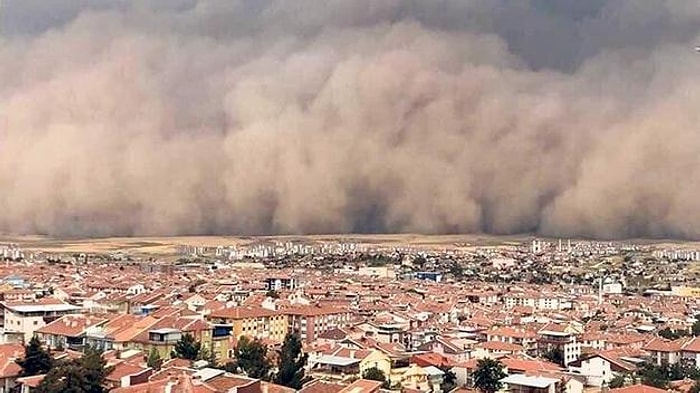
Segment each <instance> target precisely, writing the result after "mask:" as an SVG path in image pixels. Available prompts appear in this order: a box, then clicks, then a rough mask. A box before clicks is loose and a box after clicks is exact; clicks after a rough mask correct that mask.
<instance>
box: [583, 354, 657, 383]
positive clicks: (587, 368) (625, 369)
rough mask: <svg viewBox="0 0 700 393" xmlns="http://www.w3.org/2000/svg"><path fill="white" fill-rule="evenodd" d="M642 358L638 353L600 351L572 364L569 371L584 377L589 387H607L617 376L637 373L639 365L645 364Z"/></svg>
mask: <svg viewBox="0 0 700 393" xmlns="http://www.w3.org/2000/svg"><path fill="white" fill-rule="evenodd" d="M641 356H642V354H641V353H639V352H638V351H637V352H632V351H625V350H609V351H599V352H595V353H592V354H588V355H584V356H583V357H581V358H580V359H578V360H576V361H574V362H571V363H570V364H569V370H571V371H572V372H576V373H578V374H581V375H582V376H584V377H585V378H586V385H588V386H597V387H599V386H605V385H607V384H608V383H609V382H610V381H611V380H612V379H613V378H614V377H615V376H616V375H620V374H628V373H631V372H634V371H636V370H637V367H638V365H639V364H641V363H642V362H644V360H643V359H642V358H641Z"/></svg>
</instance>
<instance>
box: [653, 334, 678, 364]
mask: <svg viewBox="0 0 700 393" xmlns="http://www.w3.org/2000/svg"><path fill="white" fill-rule="evenodd" d="M685 342H686V339H679V340H675V341H671V340H667V339H665V338H661V337H657V338H653V339H652V340H650V341H649V342H648V343H647V344H646V345H645V346H644V347H643V349H644V350H645V351H647V352H649V355H650V357H651V359H652V360H653V361H654V362H655V363H656V364H657V365H661V364H664V363H667V364H676V363H678V361H680V359H681V350H682V348H683V345H684V344H685Z"/></svg>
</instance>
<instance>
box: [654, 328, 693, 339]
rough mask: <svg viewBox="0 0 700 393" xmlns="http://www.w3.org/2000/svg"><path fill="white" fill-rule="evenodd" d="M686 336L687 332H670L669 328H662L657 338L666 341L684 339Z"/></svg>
mask: <svg viewBox="0 0 700 393" xmlns="http://www.w3.org/2000/svg"><path fill="white" fill-rule="evenodd" d="M687 335H688V332H687V331H683V330H671V329H670V328H668V327H667V328H664V329H661V330H659V336H661V337H663V338H665V339H668V340H677V339H679V338H681V337H685V336H687Z"/></svg>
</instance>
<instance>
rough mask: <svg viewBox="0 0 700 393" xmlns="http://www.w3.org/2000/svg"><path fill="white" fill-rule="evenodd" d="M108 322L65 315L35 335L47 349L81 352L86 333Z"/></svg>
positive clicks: (106, 320) (102, 319)
mask: <svg viewBox="0 0 700 393" xmlns="http://www.w3.org/2000/svg"><path fill="white" fill-rule="evenodd" d="M108 321H109V319H106V318H102V317H93V316H87V315H83V314H75V315H66V316H63V317H61V318H59V319H57V320H55V321H53V322H51V323H49V324H48V325H46V326H44V327H42V328H40V329H38V330H37V331H36V332H35V335H36V336H37V337H38V338H39V339H40V340H41V341H42V342H43V343H45V344H46V345H47V346H48V347H49V348H54V349H55V348H68V349H74V350H78V351H81V350H82V349H83V347H84V346H85V344H86V340H87V331H88V330H89V329H91V328H97V327H99V326H100V325H103V324H105V323H107V322H108Z"/></svg>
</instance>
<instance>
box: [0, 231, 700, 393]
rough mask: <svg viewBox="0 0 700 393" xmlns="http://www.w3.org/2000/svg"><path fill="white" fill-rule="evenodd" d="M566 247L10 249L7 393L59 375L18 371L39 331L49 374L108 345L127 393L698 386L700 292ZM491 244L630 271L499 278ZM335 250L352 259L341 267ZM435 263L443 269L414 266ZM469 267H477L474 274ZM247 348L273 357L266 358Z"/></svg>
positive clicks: (613, 252) (110, 384)
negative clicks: (287, 373) (191, 253)
mask: <svg viewBox="0 0 700 393" xmlns="http://www.w3.org/2000/svg"><path fill="white" fill-rule="evenodd" d="M565 244H566V245H563V244H562V243H561V241H559V242H549V243H548V242H546V241H544V240H534V241H532V242H530V243H529V244H528V243H524V244H521V245H513V244H506V245H504V246H488V247H471V248H463V249H462V250H463V251H461V252H457V251H454V250H445V249H444V248H443V249H442V250H440V249H432V250H431V249H426V248H420V247H414V246H403V248H401V250H399V248H392V247H383V248H372V247H371V246H369V245H365V246H363V247H364V248H363V251H361V252H360V251H357V248H358V247H356V246H335V247H333V246H324V247H325V248H324V247H319V246H307V248H299V247H295V246H282V247H281V248H282V249H290V250H292V254H294V253H296V252H298V250H299V249H309V250H313V249H316V248H319V249H325V250H332V251H331V253H330V254H328V255H326V254H318V255H317V254H314V255H315V257H314V259H313V261H314V263H313V264H310V265H304V266H303V267H291V266H289V265H288V261H287V259H288V258H289V257H288V256H283V257H280V256H279V255H276V254H275V253H272V254H273V255H270V256H264V257H263V256H261V257H251V256H249V257H246V259H244V260H231V259H230V258H229V256H227V255H226V254H225V253H222V252H221V249H220V248H219V247H211V250H212V252H211V254H208V251H207V249H206V248H203V247H202V248H200V249H199V250H198V251H197V258H199V259H198V260H197V261H194V262H193V261H188V262H187V263H183V262H181V259H182V256H181V254H180V251H177V252H176V253H175V254H174V256H173V257H172V258H170V260H171V261H173V262H171V263H169V264H168V263H166V262H158V261H157V260H156V258H154V257H153V256H147V255H136V254H135V255H134V256H133V257H129V259H131V260H129V259H127V260H114V259H109V258H108V259H105V257H104V256H102V255H99V254H94V255H78V256H69V255H65V254H63V255H61V254H58V253H54V254H51V255H48V254H46V253H37V252H29V251H22V250H21V249H20V248H19V247H18V246H16V245H13V246H12V250H14V251H13V252H14V253H15V257H7V258H5V262H4V264H3V265H2V266H0V276H1V277H4V278H3V279H2V283H1V285H0V299H2V300H0V305H1V306H2V310H3V313H2V319H1V321H2V330H0V340H1V341H0V342H1V343H2V344H0V361H2V362H4V363H3V364H0V370H2V381H3V383H2V387H0V393H5V392H8V393H9V392H22V393H28V392H32V391H34V390H35V389H41V388H40V386H41V384H42V381H43V379H42V378H48V375H50V374H46V373H44V374H38V375H26V373H25V372H24V370H23V368H22V367H20V366H19V364H21V363H22V361H23V360H22V359H23V358H24V356H25V355H26V352H25V351H26V350H28V348H29V346H30V345H31V343H32V342H33V343H34V345H35V346H37V347H39V348H40V350H41V351H46V353H48V354H50V357H51V358H52V359H53V360H52V363H51V364H53V366H52V367H53V368H57V367H59V366H58V365H59V364H63V363H61V362H64V363H65V362H68V361H72V362H78V361H80V359H83V357H84V356H88V355H85V354H86V353H93V352H96V353H99V354H100V356H101V359H103V361H104V362H105V366H104V370H105V371H106V373H105V375H104V386H105V388H106V389H110V391H113V392H170V393H173V392H180V391H183V392H185V391H196V392H199V391H202V392H234V391H236V392H326V391H328V392H340V391H347V392H378V391H383V392H389V391H395V392H414V391H421V392H463V391H468V392H471V391H482V392H487V393H495V392H496V391H498V392H501V391H502V392H519V393H520V392H523V393H533V392H543V393H544V392H548V393H560V392H567V393H583V392H592V391H595V392H598V391H613V390H616V389H627V391H630V392H637V391H644V390H645V389H652V388H656V389H658V388H663V389H665V390H666V391H667V390H673V391H678V392H682V393H687V390H683V389H685V388H688V389H689V388H692V387H693V386H695V380H696V379H700V371H697V370H700V337H698V335H700V322H698V319H697V318H696V315H698V314H700V297H696V296H695V294H696V293H700V292H698V291H694V290H692V289H691V288H692V287H690V285H689V284H691V283H689V282H687V281H684V282H682V283H678V282H675V281H672V280H671V279H670V278H668V277H667V278H666V280H667V281H666V283H664V284H667V285H668V288H669V289H663V288H661V287H660V286H659V285H649V286H648V287H637V286H635V287H634V288H631V287H630V285H629V278H628V277H629V275H630V274H632V272H629V271H626V272H624V274H623V273H622V272H621V270H616V269H619V267H617V266H621V265H622V264H624V263H626V261H641V260H644V259H645V258H658V257H660V255H661V254H660V253H659V252H658V250H657V249H656V248H654V247H653V246H631V245H607V246H606V247H601V246H599V245H589V246H587V247H586V246H584V245H582V244H578V243H575V245H571V242H570V241H567V242H566V243H565ZM285 247H286V248H285ZM243 248H244V247H241V249H243ZM256 250H257V249H256ZM464 250H467V251H464ZM583 250H589V251H587V252H588V253H589V254H587V255H588V256H587V257H584V256H582V255H584V254H585V253H584V251H583ZM596 250H599V251H596ZM20 252H21V253H22V256H21V257H20V256H19V255H20V254H19V253H20ZM256 252H258V251H256ZM667 254H668V253H667ZM485 255H487V256H488V257H487V259H486V260H488V258H490V259H493V260H503V259H504V258H512V259H513V260H514V261H517V264H518V265H519V268H518V269H517V270H518V271H519V272H523V271H524V270H525V269H527V266H540V265H541V264H545V263H546V264H548V265H549V266H550V267H551V268H550V270H551V271H556V270H560V269H561V267H562V266H568V269H569V270H568V271H569V272H574V271H577V272H578V273H577V274H578V277H581V278H584V277H586V274H589V275H590V274H592V273H599V272H600V266H607V267H608V271H607V272H606V275H605V276H606V277H615V279H617V280H618V281H612V279H606V280H602V279H600V280H596V279H595V277H593V279H590V280H589V281H588V282H586V281H585V280H583V279H582V280H579V282H576V280H574V282H571V281H569V282H567V281H565V280H560V281H558V282H551V283H550V282H541V283H534V282H532V280H530V279H523V280H517V279H515V278H514V277H515V275H513V274H511V273H512V272H513V271H514V270H515V268H514V267H512V266H511V267H508V266H500V265H499V267H497V269H498V271H500V272H502V273H506V274H511V276H512V278H511V279H509V280H507V281H504V280H503V279H495V280H491V279H488V278H489V277H494V276H493V271H491V270H484V268H483V266H484V264H483V262H477V265H474V262H473V261H481V260H484V256H485ZM654 255H656V256H654ZM160 258H162V259H163V260H164V261H167V260H168V258H166V257H163V256H160ZM333 258H344V259H346V264H345V265H344V266H343V267H340V268H336V267H332V266H333V262H332V260H333ZM610 258H613V259H615V258H617V260H616V261H615V260H613V261H612V262H611V259H610ZM661 258H664V257H662V256H661ZM144 260H145V262H144ZM321 261H327V262H328V263H329V264H330V265H331V269H332V270H331V271H329V270H328V267H326V266H323V264H322V263H321ZM595 261H599V262H595ZM662 261H667V262H665V263H677V262H676V260H675V259H672V260H665V259H664V260H662ZM591 264H592V265H591ZM145 265H149V266H156V265H157V266H169V267H167V268H162V269H151V268H149V269H144V266H145ZM596 265H598V266H597V267H596V268H595V269H593V268H590V266H596ZM455 266H459V268H455ZM476 266H479V267H478V268H475V267H476ZM587 266H588V267H587ZM214 267H216V268H214ZM426 268H430V269H432V270H431V271H434V272H436V273H438V274H439V275H442V276H443V277H444V279H442V280H434V279H426V278H425V277H422V276H419V275H413V276H412V275H411V274H410V273H411V272H425V271H427V270H426ZM638 268H639V270H640V271H641V272H642V274H643V273H644V272H645V271H647V270H648V269H655V268H656V267H654V266H644V265H641V266H638ZM363 269H364V270H363ZM368 269H369V270H370V271H371V273H368ZM381 269H384V270H391V271H392V272H394V273H392V274H387V273H382V272H381V271H380V270H381ZM469 269H474V271H475V273H476V272H479V273H476V274H479V275H480V278H479V279H476V278H475V277H473V276H471V275H468V274H464V270H469ZM586 269H587V273H586ZM536 271H537V270H533V273H534V272H536ZM616 272H618V273H616ZM598 275H599V274H598ZM599 276H600V275H599ZM660 278H661V277H660ZM659 281H661V280H659ZM612 283H617V284H618V286H620V287H621V290H611V288H610V284H612ZM623 283H624V284H623ZM605 285H607V287H606V286H605ZM681 286H683V288H684V289H683V290H680V289H679V288H680V287H681ZM612 289H615V288H614V286H613V288H612ZM295 343H296V344H295ZM292 347H296V348H297V349H296V352H294V353H295V355H294V357H293V359H297V360H298V361H303V362H301V363H299V364H298V365H297V367H298V368H297V369H296V370H297V371H295V373H296V374H293V375H297V376H302V375H303V377H300V378H298V380H297V381H294V382H289V381H286V383H287V384H286V385H285V384H284V383H282V382H284V381H282V380H281V379H279V378H278V376H279V375H281V374H282V373H283V369H284V367H285V366H283V364H285V363H284V359H287V358H289V357H288V356H287V354H288V353H289V348H292ZM183 348H184V349H183ZM37 350H39V349H37ZM256 351H257V352H256ZM251 353H262V355H261V356H258V358H255V359H257V360H255V361H253V360H250V359H247V358H246V357H247V356H251V355H250V354H251ZM256 356H257V355H256ZM255 362H258V363H259V364H258V366H255V368H252V367H254V366H253V364H256V363H255ZM260 367H262V368H260ZM488 367H492V369H493V370H495V371H498V372H497V373H495V374H494V375H496V376H497V377H498V378H496V379H494V378H495V377H493V376H491V377H489V378H491V379H493V380H494V381H493V383H494V384H495V385H494V388H495V390H494V389H491V391H489V390H488V388H486V387H485V385H484V384H485V382H484V381H483V375H482V374H483V373H484V370H485V369H487V368H488ZM673 367H676V368H677V370H676V369H671V368H673ZM493 370H492V371H493ZM47 371H48V370H47ZM49 373H50V371H49ZM654 373H656V374H654ZM492 374H493V373H492ZM501 374H502V375H501ZM659 375H664V377H663V378H661V377H659ZM669 376H673V377H674V378H675V376H677V377H678V378H677V379H674V378H671V377H669ZM487 380H488V379H487ZM684 381H685V382H684ZM188 389H190V390H188ZM630 389H631V390H630ZM38 391H41V390H38ZM620 391H622V390H620Z"/></svg>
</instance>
